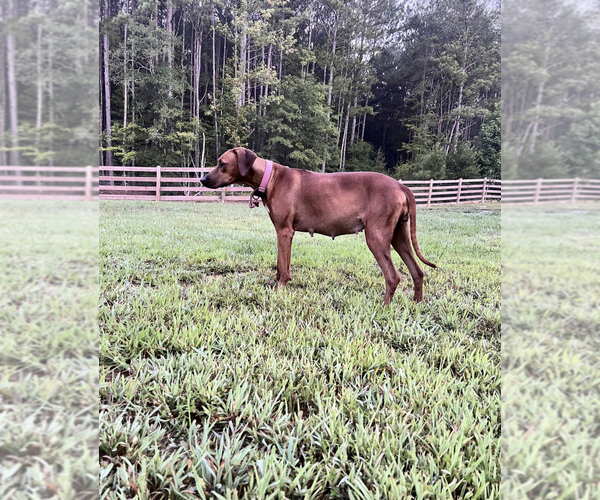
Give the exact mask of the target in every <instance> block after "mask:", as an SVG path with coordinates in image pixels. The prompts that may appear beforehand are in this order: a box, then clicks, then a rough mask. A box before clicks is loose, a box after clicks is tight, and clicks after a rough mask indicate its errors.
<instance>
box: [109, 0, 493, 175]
mask: <svg viewBox="0 0 600 500" xmlns="http://www.w3.org/2000/svg"><path fill="white" fill-rule="evenodd" d="M100 8H101V32H100V54H101V57H100V74H101V80H102V84H101V86H100V103H101V119H100V132H101V146H102V147H101V151H100V155H99V163H100V165H114V164H117V165H120V164H123V165H162V166H204V165H205V164H207V165H213V164H214V162H215V160H216V158H217V156H218V155H220V154H221V153H222V152H223V151H225V150H226V149H228V148H230V147H234V146H240V145H244V146H247V147H250V148H251V149H253V150H255V151H257V152H259V153H260V154H262V155H263V156H265V157H269V158H272V159H274V160H277V161H279V162H281V163H283V164H286V165H289V166H291V167H300V168H307V169H313V170H321V171H337V170H375V171H381V172H386V173H392V174H395V175H397V176H402V177H403V178H409V177H412V178H429V177H432V176H433V177H436V178H444V177H472V176H480V175H487V176H489V177H498V176H499V174H500V153H499V150H500V121H499V120H500V114H499V113H500V111H499V99H500V60H499V57H500V32H499V27H500V26H499V19H498V9H497V7H495V6H494V5H488V4H483V3H480V2H478V1H475V0H450V1H441V0H431V1H428V2H425V3H422V4H420V5H418V6H416V7H412V8H409V7H408V6H407V5H406V4H403V3H400V2H398V1H396V0H351V1H345V2H342V1H339V0H241V1H230V0H215V1H206V0H202V1H198V0H145V1H142V0H101V2H100Z"/></svg>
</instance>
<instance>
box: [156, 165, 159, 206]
mask: <svg viewBox="0 0 600 500" xmlns="http://www.w3.org/2000/svg"><path fill="white" fill-rule="evenodd" d="M156 201H160V165H156Z"/></svg>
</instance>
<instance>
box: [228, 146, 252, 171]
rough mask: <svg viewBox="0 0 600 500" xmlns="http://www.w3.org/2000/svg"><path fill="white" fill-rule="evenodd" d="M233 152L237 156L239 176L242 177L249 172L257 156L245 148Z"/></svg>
mask: <svg viewBox="0 0 600 500" xmlns="http://www.w3.org/2000/svg"><path fill="white" fill-rule="evenodd" d="M233 150H234V151H235V155H236V156H237V163H238V168H239V169H240V174H241V176H242V177H243V176H245V175H246V174H247V173H248V172H249V171H250V167H252V164H253V163H254V160H256V158H257V156H256V154H255V153H254V151H250V150H249V149H246V148H234V149H233Z"/></svg>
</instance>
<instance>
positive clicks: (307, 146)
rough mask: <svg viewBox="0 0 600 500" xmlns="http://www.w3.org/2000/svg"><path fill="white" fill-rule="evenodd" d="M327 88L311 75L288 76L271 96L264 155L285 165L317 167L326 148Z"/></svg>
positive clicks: (328, 130)
mask: <svg viewBox="0 0 600 500" xmlns="http://www.w3.org/2000/svg"><path fill="white" fill-rule="evenodd" d="M326 92H327V89H326V87H325V86H324V85H322V84H319V83H317V82H316V81H314V80H313V79H312V78H299V77H295V76H287V77H285V78H284V79H283V81H282V82H281V94H280V95H279V96H277V97H273V98H270V99H269V101H268V104H267V114H266V117H265V119H264V121H263V126H264V129H265V131H266V132H267V134H268V139H267V141H266V144H265V147H264V154H265V155H266V156H268V157H271V158H273V159H275V160H277V161H279V162H281V163H283V164H284V165H288V166H290V167H297V168H305V169H308V170H317V169H318V167H320V165H321V162H322V161H323V156H324V154H325V152H326V151H327V150H328V144H327V143H325V141H324V137H325V135H326V134H329V135H330V136H331V135H333V134H334V133H335V129H334V128H333V126H332V125H331V124H330V123H328V121H327V94H326Z"/></svg>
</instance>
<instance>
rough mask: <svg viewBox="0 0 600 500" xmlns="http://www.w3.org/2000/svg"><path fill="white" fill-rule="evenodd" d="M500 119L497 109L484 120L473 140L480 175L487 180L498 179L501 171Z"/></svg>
mask: <svg viewBox="0 0 600 500" xmlns="http://www.w3.org/2000/svg"><path fill="white" fill-rule="evenodd" d="M501 142H502V137H501V117H500V109H499V107H497V108H496V110H494V112H493V113H492V114H491V115H490V116H489V117H487V118H486V121H485V123H484V124H483V125H482V126H481V132H480V133H479V136H478V137H476V138H475V141H474V143H475V148H476V150H477V155H478V161H479V164H480V165H481V174H482V175H483V176H484V177H487V178H488V179H500V176H501V174H502V171H501V154H500V151H501Z"/></svg>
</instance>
